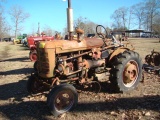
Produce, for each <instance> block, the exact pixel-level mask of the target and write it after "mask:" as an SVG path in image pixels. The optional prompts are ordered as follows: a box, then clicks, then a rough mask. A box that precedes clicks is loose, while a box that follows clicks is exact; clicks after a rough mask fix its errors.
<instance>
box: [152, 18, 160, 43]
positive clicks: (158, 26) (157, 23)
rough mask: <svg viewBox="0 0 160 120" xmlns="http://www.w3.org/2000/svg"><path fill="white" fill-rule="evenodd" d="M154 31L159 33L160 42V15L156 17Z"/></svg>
mask: <svg viewBox="0 0 160 120" xmlns="http://www.w3.org/2000/svg"><path fill="white" fill-rule="evenodd" d="M152 28H153V31H154V32H155V34H158V37H159V42H160V16H158V17H156V18H155V21H154V24H153V25H152Z"/></svg>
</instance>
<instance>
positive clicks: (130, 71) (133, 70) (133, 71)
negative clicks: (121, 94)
mask: <svg viewBox="0 0 160 120" xmlns="http://www.w3.org/2000/svg"><path fill="white" fill-rule="evenodd" d="M137 73H138V72H137V66H136V65H135V64H134V63H131V62H129V63H127V65H126V67H125V70H124V80H123V81H124V83H125V84H127V83H131V82H133V81H134V80H136V78H137Z"/></svg>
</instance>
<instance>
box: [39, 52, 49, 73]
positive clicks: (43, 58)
mask: <svg viewBox="0 0 160 120" xmlns="http://www.w3.org/2000/svg"><path fill="white" fill-rule="evenodd" d="M37 52H38V72H39V73H43V74H48V73H49V59H48V53H47V52H45V49H38V51H37Z"/></svg>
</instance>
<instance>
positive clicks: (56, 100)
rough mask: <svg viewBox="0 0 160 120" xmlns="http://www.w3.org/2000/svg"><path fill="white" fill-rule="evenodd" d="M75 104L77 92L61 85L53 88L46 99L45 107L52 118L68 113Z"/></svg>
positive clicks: (70, 87)
mask: <svg viewBox="0 0 160 120" xmlns="http://www.w3.org/2000/svg"><path fill="white" fill-rule="evenodd" d="M77 102H78V94H77V91H76V89H75V87H73V86H72V85H70V84H61V85H58V86H56V87H54V88H53V89H52V90H51V91H50V93H49V95H48V97H47V105H48V106H49V108H50V110H51V113H52V114H53V115H54V116H58V115H60V114H63V113H65V112H68V111H70V110H71V109H73V108H74V107H75V106H76V104H77Z"/></svg>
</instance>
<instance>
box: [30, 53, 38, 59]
mask: <svg viewBox="0 0 160 120" xmlns="http://www.w3.org/2000/svg"><path fill="white" fill-rule="evenodd" d="M31 60H32V61H36V60H37V54H36V53H32V54H31Z"/></svg>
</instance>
